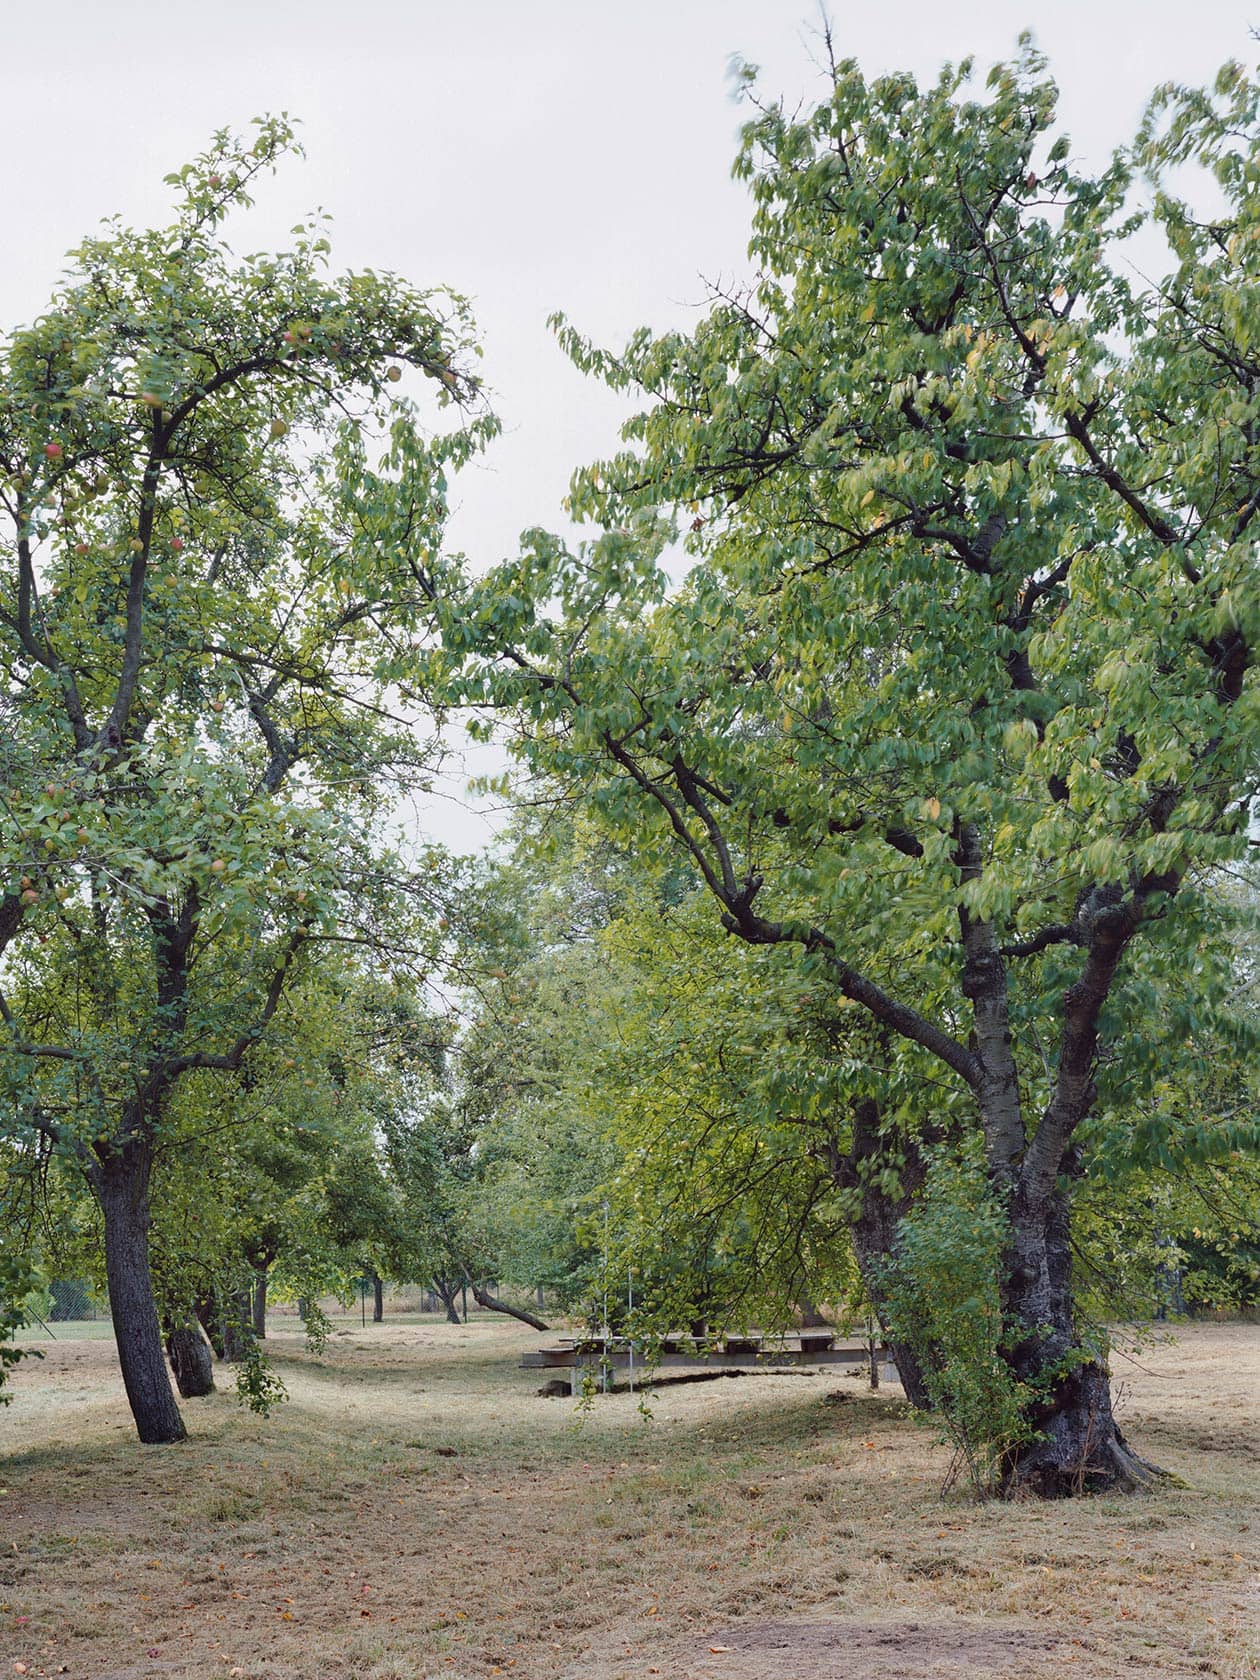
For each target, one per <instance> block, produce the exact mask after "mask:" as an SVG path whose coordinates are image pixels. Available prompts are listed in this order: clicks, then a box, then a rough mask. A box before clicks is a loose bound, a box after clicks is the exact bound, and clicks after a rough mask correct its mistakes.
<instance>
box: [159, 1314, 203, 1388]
mask: <svg viewBox="0 0 1260 1680" xmlns="http://www.w3.org/2000/svg"><path fill="white" fill-rule="evenodd" d="M166 1351H167V1354H168V1355H169V1357H170V1361H171V1369H172V1371H174V1373H175V1384H176V1387H177V1388H178V1389H179V1392H180V1394H181V1395H182V1396H183V1398H184V1399H185V1400H196V1399H199V1398H200V1397H201V1396H202V1395H203V1394H213V1393H214V1354H213V1352H212V1350H211V1347H210V1344H209V1342H208V1341H207V1340H206V1338H205V1337H204V1336H203V1335H202V1333H201V1326H200V1325H199V1324H198V1323H197V1321H196V1319H195V1318H194V1319H192V1320H190V1321H189V1320H186V1321H185V1322H184V1323H182V1324H172V1325H170V1326H169V1327H168V1329H167V1333H166Z"/></svg>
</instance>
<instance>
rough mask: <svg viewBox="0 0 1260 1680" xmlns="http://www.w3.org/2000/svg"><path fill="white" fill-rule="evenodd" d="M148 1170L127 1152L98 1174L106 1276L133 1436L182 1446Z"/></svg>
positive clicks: (136, 1153)
mask: <svg viewBox="0 0 1260 1680" xmlns="http://www.w3.org/2000/svg"><path fill="white" fill-rule="evenodd" d="M151 1170H152V1160H151V1157H150V1156H149V1154H148V1153H147V1151H144V1150H141V1149H137V1148H134V1147H132V1148H128V1149H123V1150H120V1151H119V1152H117V1153H116V1154H114V1155H111V1156H110V1157H109V1158H108V1159H107V1160H106V1161H104V1162H103V1163H102V1164H101V1165H100V1166H99V1167H97V1168H95V1169H94V1171H93V1173H92V1185H93V1189H94V1190H95V1192H96V1196H97V1200H98V1202H99V1203H100V1208H101V1216H102V1220H103V1223H104V1227H105V1275H106V1278H107V1279H108V1282H109V1307H110V1312H111V1313H112V1315H113V1319H114V1335H115V1337H116V1339H117V1342H118V1363H119V1365H120V1366H121V1367H122V1377H123V1386H124V1387H125V1388H126V1390H127V1401H128V1404H129V1405H130V1407H131V1415H132V1417H133V1418H134V1419H135V1422H136V1433H137V1434H138V1435H139V1437H140V1439H141V1440H142V1441H144V1442H145V1443H146V1444H149V1445H156V1444H159V1443H165V1442H170V1441H182V1440H183V1439H184V1437H185V1436H186V1434H187V1433H188V1432H187V1430H186V1429H185V1428H184V1420H183V1418H181V1417H180V1415H179V1407H178V1406H177V1405H176V1404H175V1396H174V1395H173V1394H172V1393H171V1379H170V1376H169V1374H168V1372H167V1369H166V1359H165V1357H164V1355H163V1350H162V1330H161V1326H160V1324H159V1323H158V1313H157V1305H156V1303H155V1302H154V1299H153V1279H152V1276H151V1274H150V1271H149V1175H150V1172H151Z"/></svg>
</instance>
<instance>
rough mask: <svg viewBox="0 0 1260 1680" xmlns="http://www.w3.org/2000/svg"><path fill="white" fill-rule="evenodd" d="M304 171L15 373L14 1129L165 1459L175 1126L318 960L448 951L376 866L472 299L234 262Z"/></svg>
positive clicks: (223, 178)
mask: <svg viewBox="0 0 1260 1680" xmlns="http://www.w3.org/2000/svg"><path fill="white" fill-rule="evenodd" d="M292 149H293V137H292V133H291V130H290V127H289V125H288V124H287V123H286V122H285V121H283V120H279V121H264V122H261V123H259V124H258V125H257V127H256V131H255V134H254V135H253V136H251V137H250V138H248V139H247V140H245V141H237V140H234V139H233V138H232V137H231V136H229V135H227V134H226V133H225V134H221V135H219V136H218V137H216V139H215V141H214V143H213V144H212V146H211V148H210V149H209V151H207V152H206V153H205V154H204V155H203V156H202V157H200V158H198V159H197V160H196V162H194V163H192V164H190V165H188V166H186V167H185V168H184V169H182V170H180V171H179V173H178V174H177V175H174V176H172V177H170V181H171V184H172V185H173V187H174V188H175V191H176V194H177V202H178V208H177V212H176V216H175V220H174V221H173V223H172V224H171V225H169V226H167V227H163V228H159V229H156V230H153V231H149V232H133V231H130V230H128V229H126V228H123V227H121V226H118V225H108V226H107V227H106V229H105V230H104V232H103V233H102V234H101V235H100V236H99V237H96V238H93V239H90V240H88V241H87V242H86V243H85V244H84V245H82V246H81V247H80V248H79V249H78V250H77V251H76V252H75V253H74V255H73V264H74V266H73V269H72V272H71V274H70V276H69V278H68V280H67V281H66V283H65V284H64V285H63V286H62V288H61V289H60V290H59V291H58V292H57V294H56V295H55V296H54V298H53V300H52V302H51V304H50V306H49V308H48V310H47V312H46V313H45V314H44V315H42V316H41V317H40V318H39V319H38V320H37V321H36V322H35V323H34V324H33V325H32V326H30V327H27V328H24V329H23V330H21V331H18V332H16V333H14V334H13V335H12V336H11V337H10V338H9V339H8V340H7V341H6V342H5V343H4V345H3V347H2V351H0V354H2V356H3V370H4V377H3V384H4V394H3V398H2V400H0V508H2V509H3V513H4V516H5V517H6V518H7V519H8V521H9V523H10V539H9V542H10V549H9V553H10V558H9V562H8V565H7V568H6V570H5V573H4V577H3V582H2V583H0V662H2V664H3V672H4V683H5V700H4V705H5V717H4V731H3V732H4V740H3V744H2V745H0V762H2V764H3V784H4V800H3V806H2V807H0V951H2V952H3V962H4V968H3V994H2V995H0V1017H2V1019H3V1031H2V1033H0V1083H2V1088H3V1097H4V1102H5V1109H6V1113H5V1120H4V1124H5V1127H6V1130H8V1129H10V1128H11V1129H12V1130H13V1132H14V1133H15V1135H17V1136H18V1137H19V1138H27V1139H30V1140H32V1147H36V1148H43V1149H53V1150H55V1151H57V1152H59V1153H60V1154H61V1155H63V1156H64V1157H65V1158H66V1159H68V1160H70V1161H71V1162H72V1163H74V1165H75V1166H76V1167H77V1169H78V1170H79V1171H81V1173H82V1174H83V1176H84V1178H85V1179H86V1181H87V1183H88V1185H89V1186H90V1188H91V1192H92V1194H93V1196H94V1197H95V1198H96V1200H97V1202H98V1203H99V1205H100V1209H101V1213H102V1216H103V1226H104V1243H105V1257H106V1270H107V1274H108V1281H109V1293H110V1303H111V1307H112V1311H113V1317H114V1324H115V1329H116V1333H117V1338H118V1348H119V1355H120V1360H121V1364H122V1371H123V1377H124V1380H125V1383H126V1388H127V1394H128V1398H129V1400H130V1403H131V1407H132V1410H133V1413H134V1415H135V1419H136V1425H137V1428H138V1430H139V1433H140V1437H141V1439H142V1440H145V1441H173V1440H177V1439H179V1438H180V1437H181V1436H182V1435H183V1433H184V1427H183V1423H182V1421H181V1419H180V1415H179V1411H178V1409H177V1407H176V1405H175V1403H174V1400H173V1397H172V1395H171V1391H170V1384H169V1379H168V1377H167V1374H166V1370H165V1367H164V1364H163V1358H162V1346H161V1339H160V1333H159V1325H158V1317H157V1314H156V1312H155V1308H154V1300H153V1292H152V1284H151V1275H150V1268H149V1257H148V1245H149V1222H150V1208H149V1193H150V1182H151V1179H152V1175H153V1170H154V1162H155V1158H156V1156H157V1155H158V1153H159V1152H160V1151H161V1150H162V1149H163V1148H165V1147H167V1146H168V1145H169V1144H170V1142H171V1139H170V1136H169V1133H168V1120H169V1114H170V1110H171V1105H172V1101H173V1098H174V1094H175V1093H176V1091H177V1090H178V1089H179V1088H180V1087H181V1085H182V1084H183V1083H184V1082H206V1081H213V1080H216V1079H217V1080H221V1081H223V1082H224V1089H223V1096H222V1097H221V1099H220V1100H221V1101H222V1102H224V1103H230V1101H231V1092H232V1082H233V1081H234V1080H236V1079H237V1078H238V1077H239V1076H240V1075H241V1074H242V1071H243V1070H244V1071H245V1072H247V1071H248V1064H249V1059H250V1056H251V1053H252V1052H253V1050H254V1048H255V1046H256V1045H258V1043H259V1042H260V1040H261V1039H262V1038H263V1036H264V1035H265V1034H266V1033H267V1031H268V1028H269V1026H270V1025H271V1024H272V1022H273V1020H274V1017H275V1014H276V1011H277V1009H278V1007H279V1005H280V1003H281V1000H282V998H283V997H284V994H285V992H286V989H287V988H288V987H289V986H290V985H291V984H292V983H293V981H294V979H295V978H296V977H297V976H298V975H299V974H300V973H301V972H302V970H303V967H304V965H306V964H307V963H309V962H310V961H311V960H312V954H313V953H316V952H317V951H318V950H319V949H320V948H321V945H323V944H324V943H326V942H328V941H330V940H338V941H352V942H355V943H357V944H358V945H360V946H362V947H366V948H371V949H375V950H385V951H389V952H391V953H392V954H393V956H394V959H395V960H396V961H398V962H404V963H405V962H406V961H408V960H409V953H413V952H415V951H422V948H423V945H424V942H425V926H426V925H427V924H428V923H432V925H434V926H435V925H436V918H435V917H434V918H426V916H425V914H424V903H423V895H424V894H425V893H429V894H431V893H432V892H433V890H435V883H436V877H435V876H434V873H433V871H432V870H417V869H416V868H415V864H414V860H413V861H412V863H411V864H410V865H405V864H404V862H403V860H402V859H401V858H400V857H398V856H396V855H393V854H391V853H390V852H389V851H388V849H386V848H385V847H383V845H382V844H381V823H382V821H383V819H384V817H385V815H386V814H387V813H388V810H389V809H390V805H391V802H392V797H393V794H392V786H391V779H393V778H398V777H401V778H403V779H404V780H405V781H406V782H407V783H408V784H414V783H415V782H416V781H417V780H418V779H421V778H422V777H423V775H424V773H425V769H426V765H427V764H428V763H429V762H430V761H431V758H432V751H433V749H432V744H431V742H427V741H421V740H420V739H419V737H418V735H417V733H416V732H415V730H414V727H413V724H414V711H413V715H412V716H411V717H409V718H407V719H403V718H399V717H397V716H396V715H395V713H394V709H393V707H392V702H391V696H392V695H393V694H394V693H395V689H394V686H393V685H394V683H395V681H396V679H397V676H398V673H399V672H400V671H401V670H402V669H403V668H404V666H405V664H406V662H407V661H408V660H409V659H410V657H411V653H412V645H413V639H414V638H416V637H417V635H418V633H419V631H420V627H421V624H422V616H423V612H424V605H425V592H424V590H423V589H422V588H421V587H420V584H419V582H418V581H417V580H418V578H422V577H423V567H424V565H425V564H426V558H425V557H426V556H428V555H431V554H432V553H433V552H435V551H436V550H437V548H438V545H439V544H440V542H441V537H442V528H443V523H444V518H445V484H446V481H445V474H446V473H447V471H448V470H450V469H451V468H452V467H453V466H457V465H458V464H459V463H460V462H461V461H462V460H464V459H465V458H466V457H467V455H468V454H469V452H470V451H471V450H472V449H474V448H475V447H476V446H477V444H478V442H479V441H480V439H481V438H482V437H484V436H485V435H487V434H488V432H489V431H490V430H491V429H492V422H491V421H490V419H489V417H488V415H486V414H485V413H484V412H483V411H482V410H481V408H480V404H479V400H478V398H477V394H476V393H477V385H476V381H475V379H473V378H471V377H470V376H467V375H465V374H464V373H463V372H461V371H459V369H460V366H461V364H462V360H463V358H464V355H465V352H466V351H467V350H468V349H469V347H470V346H469V338H468V320H467V314H466V310H465V308H464V305H463V304H462V302H461V301H460V299H459V298H457V297H454V296H450V295H446V294H439V293H428V292H418V291H415V290H413V289H411V288H410V287H408V286H407V285H405V284H403V283H401V282H399V281H396V280H394V279H390V278H384V277H381V276H379V275H375V274H372V273H364V274H353V275H349V276H346V277H343V278H341V279H332V278H330V277H329V276H328V275H327V273H326V271H325V262H326V254H327V251H328V243H327V240H326V238H325V237H324V233H323V230H322V227H321V226H320V224H319V223H318V222H317V221H312V222H310V223H304V224H303V225H302V226H301V227H299V228H298V229H296V230H295V234H294V242H293V244H292V246H291V248H290V249H289V250H288V251H285V252H282V253H279V254H275V255H270V254H261V255H253V256H246V257H240V256H237V255H236V254H234V252H233V251H232V249H231V248H230V247H229V245H228V244H227V243H226V241H225V238H224V234H223V222H224V218H225V217H226V216H227V214H228V213H229V212H230V211H231V210H233V209H235V208H237V207H239V206H241V205H247V204H248V203H249V196H248V195H249V193H250V191H251V190H252V186H253V183H254V182H255V181H256V179H257V178H258V177H259V176H260V175H261V174H263V173H264V172H266V171H269V170H270V169H271V168H272V167H273V166H274V164H275V163H276V161H277V159H278V158H279V157H280V156H281V155H282V154H283V153H284V152H286V151H288V150H292ZM407 367H410V368H411V369H415V370H419V371H420V372H421V373H423V374H425V375H427V376H429V377H430V378H431V379H432V380H433V381H434V394H435V395H436V397H437V399H438V401H439V402H440V403H446V402H449V401H450V400H452V399H454V400H455V401H456V403H457V404H459V405H461V406H460V407H459V408H457V410H456V412H457V413H458V414H459V415H460V417H461V423H460V424H459V425H457V426H456V427H455V428H454V429H453V430H450V431H447V432H445V433H443V434H439V435H436V436H430V435H429V433H430V432H431V430H432V428H431V427H430V426H427V425H423V426H422V424H421V417H420V414H419V412H418V411H417V409H416V408H415V407H414V405H413V404H412V402H410V401H409V400H406V399H405V398H402V397H400V394H399V393H400V389H401V387H400V384H399V382H400V381H401V380H402V379H403V378H404V369H405V368H407ZM465 414H467V415H468V416H469V418H467V419H465V418H464V416H465ZM386 492H387V493H386ZM432 937H433V938H436V934H434V935H432ZM209 1100H210V1099H209V1098H208V1097H203V1099H202V1101H203V1103H208V1101H209Z"/></svg>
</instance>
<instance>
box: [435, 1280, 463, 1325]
mask: <svg viewBox="0 0 1260 1680" xmlns="http://www.w3.org/2000/svg"><path fill="white" fill-rule="evenodd" d="M433 1287H434V1289H435V1290H436V1291H437V1295H438V1298H439V1300H440V1301H441V1303H442V1305H443V1306H444V1307H445V1308H446V1322H447V1323H448V1324H462V1323H463V1319H462V1318H460V1316H459V1308H458V1307H457V1306H456V1305H455V1300H456V1297H457V1295H458V1293H459V1285H458V1284H457V1283H451V1282H449V1281H448V1280H447V1279H446V1278H434V1280H433Z"/></svg>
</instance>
